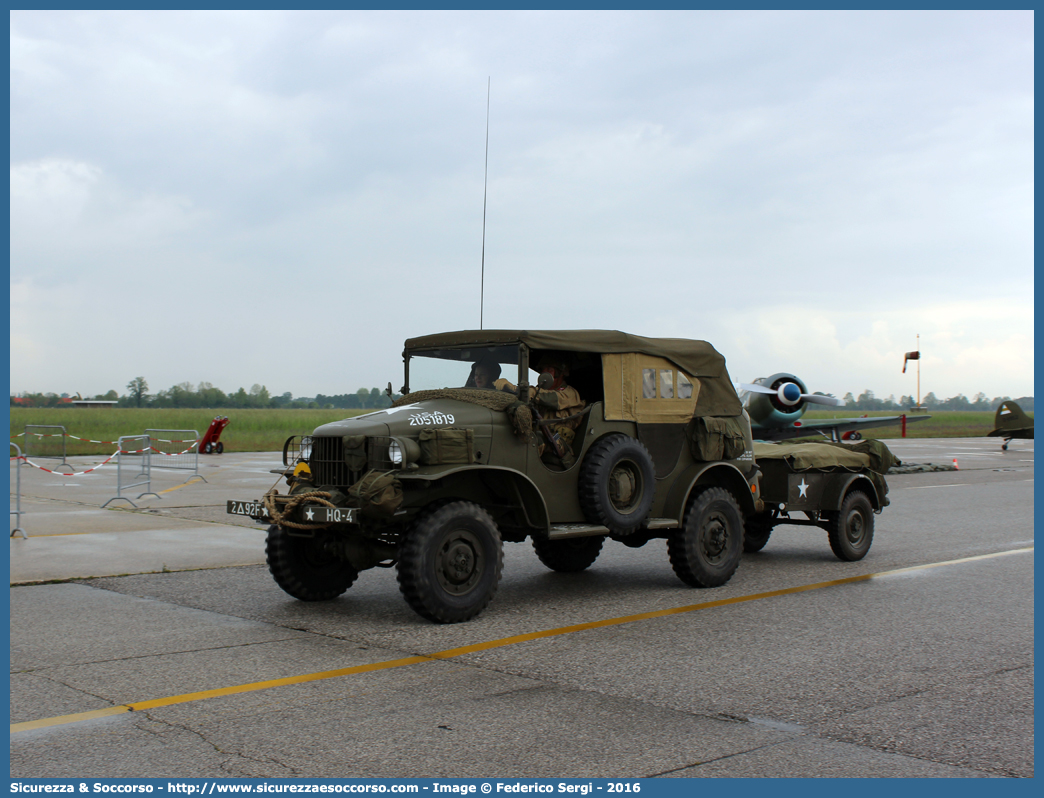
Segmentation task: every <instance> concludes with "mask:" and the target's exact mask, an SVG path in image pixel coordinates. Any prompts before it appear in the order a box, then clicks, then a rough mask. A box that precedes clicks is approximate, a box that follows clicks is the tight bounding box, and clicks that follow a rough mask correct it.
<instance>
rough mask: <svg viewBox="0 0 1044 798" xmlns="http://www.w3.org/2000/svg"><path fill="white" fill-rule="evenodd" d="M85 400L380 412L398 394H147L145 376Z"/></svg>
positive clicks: (44, 397)
mask: <svg viewBox="0 0 1044 798" xmlns="http://www.w3.org/2000/svg"><path fill="white" fill-rule="evenodd" d="M74 398H79V394H77V397H70V396H69V394H65V393H63V394H55V393H21V394H19V395H18V396H12V397H11V406H12V407H62V406H70V404H71V402H72V401H73V399H74ZM83 398H85V399H96V400H101V401H108V402H116V404H117V407H157V408H168V407H181V408H196V407H198V408H211V409H223V408H227V409H232V408H255V409H266V408H308V409H316V408H321V409H334V408H341V409H345V410H379V409H382V408H385V407H390V406H391V403H392V401H393V399H398V398H399V395H398V394H394V395H393V396H392V398H389V397H388V395H387V394H386V393H385V392H383V391H381V390H379V389H377V388H360V389H359V390H357V391H356V392H355V393H344V394H336V395H334V396H326V395H324V394H317V395H315V396H312V397H306V396H299V397H295V396H294V395H293V394H291V393H290V392H289V391H287V392H286V393H283V394H279V395H272V393H271V392H270V391H269V390H268V388H267V387H265V386H264V385H258V384H256V383H255V384H254V385H253V386H251V388H250V390H249V391H247V390H246V389H245V388H240V389H239V390H238V391H236V392H235V393H225V392H224V391H222V390H221V389H220V388H215V387H214V386H213V385H211V384H210V383H209V382H201V383H199V385H198V386H193V385H192V383H190V382H182V383H179V384H177V385H174V386H171V387H170V388H165V389H163V390H160V391H157V392H156V393H149V383H148V381H147V380H146V379H145V378H144V377H135V378H134V379H132V380H131V381H130V382H128V383H127V393H125V394H122V395H120V394H117V393H116V391H114V390H112V391H109V392H108V393H105V394H98V395H97V396H89V397H83Z"/></svg>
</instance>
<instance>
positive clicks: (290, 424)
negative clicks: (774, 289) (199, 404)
mask: <svg viewBox="0 0 1044 798" xmlns="http://www.w3.org/2000/svg"><path fill="white" fill-rule="evenodd" d="M366 412H369V411H366V410H223V411H218V410H181V409H166V410H145V409H142V410H138V409H136V408H26V407H12V408H11V436H12V437H11V440H12V441H14V442H15V443H17V444H18V445H19V446H21V447H22V448H23V449H24V448H25V446H24V439H23V438H21V437H14V436H16V435H19V433H22V432H24V431H25V427H26V425H27V424H39V425H58V426H63V427H65V431H66V432H68V433H69V435H73V436H76V437H77V438H86V439H88V441H90V440H95V441H115V440H116V439H117V438H118V437H120V436H121V435H141V434H143V433H144V432H145V430H146V429H163V430H184V429H194V430H196V431H197V432H198V433H199V434H200V435H202V434H203V433H204V432H205V431H206V429H207V427H208V426H209V425H210V422H211V421H212V420H213V419H214V417H215V416H218V415H221V416H228V418H229V425H228V426H227V427H226V428H225V429H224V431H223V432H222V433H221V442H222V443H224V444H225V450H226V451H229V452H274V451H279V450H281V449H282V448H283V442H284V441H285V440H286V439H287V438H288V437H290V436H291V435H301V434H307V433H309V432H311V431H312V430H313V429H315V428H316V427H318V426H319V425H320V424H326V423H329V422H331V421H338V420H340V419H343V418H350V417H351V416H357V415H361V414H362V413H366ZM862 415H864V413H862V412H860V411H849V412H848V413H845V412H843V411H833V410H813V411H810V412H808V413H806V414H805V415H804V417H803V418H804V420H813V419H824V418H853V417H858V416H862ZM865 415H870V416H887V415H894V413H887V412H882V413H877V412H871V413H866V414H865ZM1029 415H1032V413H1031V414H1029ZM991 429H993V413H989V412H986V413H981V412H959V411H940V412H936V413H933V414H932V417H931V418H930V419H928V420H927V421H920V422H918V423H916V424H911V425H909V427H908V428H907V436H908V437H911V438H971V437H979V436H983V435H985V434H986V433H987V432H989V431H990V430H991ZM899 435H900V429H899V425H898V424H897V425H895V426H892V427H877V428H874V429H869V430H866V431H865V432H863V437H865V438H898V437H899ZM66 447H67V448H66V451H67V453H68V454H69V455H89V454H90V455H95V454H104V455H110V454H112V453H113V452H114V451H115V450H116V446H115V444H114V443H105V444H98V443H89V442H86V441H78V440H74V439H73V438H67V439H66Z"/></svg>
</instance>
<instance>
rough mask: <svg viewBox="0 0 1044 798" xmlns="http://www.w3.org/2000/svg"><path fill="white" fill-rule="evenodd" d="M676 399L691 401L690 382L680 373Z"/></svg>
mask: <svg viewBox="0 0 1044 798" xmlns="http://www.w3.org/2000/svg"><path fill="white" fill-rule="evenodd" d="M678 398H679V399H692V380H690V379H689V378H688V377H686V376H685V374H683V373H682V372H680V371H679V372H678Z"/></svg>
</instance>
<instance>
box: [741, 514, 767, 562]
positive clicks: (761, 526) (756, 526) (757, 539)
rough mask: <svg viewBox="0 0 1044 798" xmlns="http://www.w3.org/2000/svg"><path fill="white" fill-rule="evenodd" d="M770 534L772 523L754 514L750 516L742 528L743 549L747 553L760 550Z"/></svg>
mask: <svg viewBox="0 0 1044 798" xmlns="http://www.w3.org/2000/svg"><path fill="white" fill-rule="evenodd" d="M771 536H772V524H771V523H769V522H767V521H765V520H764V519H761V518H758V517H757V516H756V515H754V516H751V517H750V518H748V519H747V523H746V526H745V527H744V529H743V550H744V551H745V552H747V554H753V553H754V552H756V551H761V550H762V549H763V548H765V544H767V543H768V542H769V538H770V537H771Z"/></svg>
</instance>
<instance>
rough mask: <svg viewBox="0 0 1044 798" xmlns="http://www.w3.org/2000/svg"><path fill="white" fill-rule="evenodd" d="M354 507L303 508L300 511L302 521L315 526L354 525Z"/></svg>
mask: <svg viewBox="0 0 1044 798" xmlns="http://www.w3.org/2000/svg"><path fill="white" fill-rule="evenodd" d="M356 512H358V511H357V510H356V509H355V508H354V507H305V508H304V509H302V510H301V511H300V513H301V519H302V520H303V521H310V522H312V523H316V524H354V523H355V514H356Z"/></svg>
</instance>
